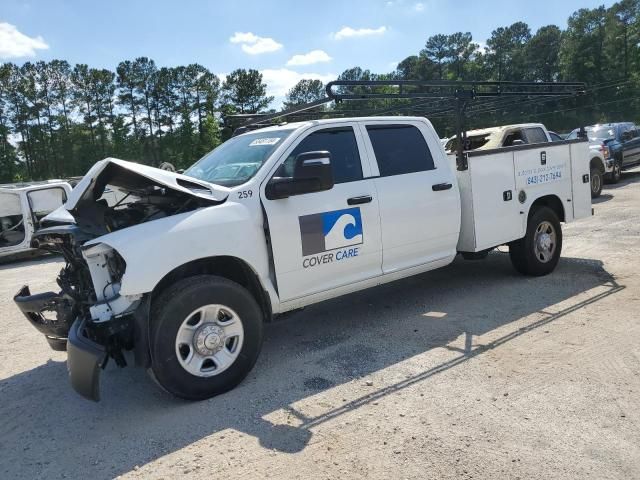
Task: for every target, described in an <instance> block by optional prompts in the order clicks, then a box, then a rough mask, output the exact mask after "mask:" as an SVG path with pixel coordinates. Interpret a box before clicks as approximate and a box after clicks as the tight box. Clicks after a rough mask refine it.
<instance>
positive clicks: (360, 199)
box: [347, 195, 373, 205]
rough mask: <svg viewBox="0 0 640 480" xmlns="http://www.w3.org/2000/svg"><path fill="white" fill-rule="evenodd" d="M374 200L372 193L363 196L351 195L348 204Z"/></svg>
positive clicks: (359, 203) (360, 203)
mask: <svg viewBox="0 0 640 480" xmlns="http://www.w3.org/2000/svg"><path fill="white" fill-rule="evenodd" d="M371 200H373V197H372V196H371V195H363V196H362V197H351V198H349V199H347V205H362V204H363V203H369V202H371Z"/></svg>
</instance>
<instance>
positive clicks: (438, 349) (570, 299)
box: [0, 173, 640, 479]
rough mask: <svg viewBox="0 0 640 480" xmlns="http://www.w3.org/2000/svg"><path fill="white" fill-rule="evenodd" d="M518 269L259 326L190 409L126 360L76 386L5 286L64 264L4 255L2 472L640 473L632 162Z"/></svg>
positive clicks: (638, 180)
mask: <svg viewBox="0 0 640 480" xmlns="http://www.w3.org/2000/svg"><path fill="white" fill-rule="evenodd" d="M595 210H596V216H595V217H593V218H591V219H588V220H586V221H581V222H578V223H575V224H572V225H569V226H568V227H567V228H566V229H565V245H564V251H563V259H562V260H561V262H560V265H559V267H558V269H557V270H556V272H555V273H554V274H552V275H550V276H548V277H545V278H536V279H531V278H525V277H522V276H519V275H517V274H516V273H514V271H513V270H512V268H511V266H510V263H509V259H508V256H507V255H506V254H505V253H500V252H497V253H495V254H492V255H490V256H489V258H488V259H487V260H485V261H480V262H464V261H456V262H455V263H454V264H453V265H452V266H450V267H448V268H445V269H443V270H440V271H436V272H432V273H429V274H425V275H421V276H418V277H415V278H411V279H407V280H404V281H400V282H397V283H394V284H391V285H387V286H384V287H380V288H377V289H374V290H370V291H366V292H362V293H358V294H354V295H351V296H348V297H345V298H342V299H338V300H334V301H331V302H328V303H325V304H322V305H317V306H315V307H313V308H308V309H306V310H305V311H303V312H300V313H296V314H294V315H292V316H290V317H289V318H287V319H283V320H281V321H279V322H276V323H274V324H271V325H269V326H268V327H267V338H266V341H265V345H264V349H263V352H262V355H261V358H260V360H259V361H258V364H257V366H256V368H255V370H254V371H253V373H252V374H251V375H250V377H249V378H248V379H247V380H246V381H245V382H244V383H243V384H242V385H241V386H240V387H239V388H237V389H236V390H234V391H232V392H230V393H227V394H226V395H223V396H221V397H218V398H215V399H213V400H210V401H206V402H201V403H186V402H183V401H179V400H176V399H174V398H171V397H170V396H168V395H166V394H164V393H162V392H161V391H159V390H158V388H156V386H155V385H154V384H153V383H152V382H151V381H150V380H149V379H148V378H147V376H146V374H145V372H144V371H141V370H139V369H118V368H116V367H114V366H113V365H110V367H109V368H107V371H106V372H103V376H102V396H103V400H102V402H100V403H91V402H89V401H86V400H84V399H82V398H81V397H79V396H78V395H77V394H75V393H74V392H73V391H72V390H71V388H70V386H69V385H68V381H67V373H66V369H65V363H64V361H65V355H64V354H62V353H57V352H53V351H51V350H50V349H49V348H48V347H47V345H46V342H45V340H44V338H42V337H41V336H40V335H39V334H38V333H37V332H36V331H35V330H34V329H33V328H32V327H31V326H30V325H28V324H27V322H26V321H25V320H24V318H22V317H21V315H20V314H19V313H18V310H17V309H16V308H15V307H14V305H13V303H12V300H11V296H12V294H13V293H14V292H15V291H16V290H17V289H18V288H19V286H20V285H21V284H23V283H26V282H29V283H31V284H32V286H33V288H32V290H33V291H41V290H43V289H52V288H55V284H54V281H53V280H54V277H55V275H56V272H57V270H58V269H59V268H60V266H61V263H60V262H59V261H58V260H56V259H44V260H40V261H31V262H26V263H14V264H11V265H5V266H2V267H0V312H2V323H3V324H2V329H1V331H0V359H2V361H1V362H0V477H2V478H36V477H39V478H49V479H52V478H95V479H100V478H111V477H116V476H119V475H122V476H123V477H130V478H137V477H145V478H163V477H164V478H175V477H181V476H185V477H186V476H189V477H193V478H221V477H223V476H224V477H225V478H250V479H254V478H264V477H274V478H304V479H306V478H367V477H368V478H389V477H391V476H393V477H394V478H399V479H402V478H421V479H424V478H472V477H473V478H553V477H555V478H598V479H603V478H624V479H629V478H639V477H640V400H639V394H640V348H639V347H638V338H640V322H639V321H638V312H639V311H640V290H639V287H640V274H639V273H638V270H639V269H638V267H639V266H640V260H639V259H638V255H639V252H640V173H627V174H626V175H625V176H624V178H623V181H622V183H620V184H619V185H615V186H609V187H608V188H606V189H605V191H604V193H603V196H602V197H601V198H600V199H599V200H598V201H597V203H596V204H595Z"/></svg>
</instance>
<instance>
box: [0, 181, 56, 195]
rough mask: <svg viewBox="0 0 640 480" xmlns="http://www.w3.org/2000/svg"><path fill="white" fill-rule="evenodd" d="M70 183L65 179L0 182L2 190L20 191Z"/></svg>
mask: <svg viewBox="0 0 640 480" xmlns="http://www.w3.org/2000/svg"><path fill="white" fill-rule="evenodd" d="M68 183H69V182H67V181H65V180H42V181H39V182H19V183H4V184H0V190H4V191H11V192H19V191H23V190H33V189H36V188H41V187H49V186H57V185H62V184H68Z"/></svg>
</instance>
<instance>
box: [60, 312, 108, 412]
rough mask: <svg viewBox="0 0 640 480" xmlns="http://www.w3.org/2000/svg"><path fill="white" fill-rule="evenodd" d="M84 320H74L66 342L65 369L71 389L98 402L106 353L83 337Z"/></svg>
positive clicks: (101, 347)
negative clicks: (101, 372) (67, 371)
mask: <svg viewBox="0 0 640 480" xmlns="http://www.w3.org/2000/svg"><path fill="white" fill-rule="evenodd" d="M84 326H85V320H83V319H80V318H78V319H76V321H75V322H73V325H71V329H70V330H69V339H68V340H67V369H68V370H69V379H70V380H71V386H72V387H73V389H74V390H75V391H76V392H78V393H79V394H80V395H82V396H83V397H84V398H87V399H89V400H93V401H95V402H97V401H99V400H100V370H101V369H102V367H103V366H104V365H105V362H106V361H107V352H106V350H105V348H104V347H103V346H102V345H99V344H97V343H95V342H93V341H91V340H89V339H88V338H87V337H85V336H84V335H83V333H82V332H83V331H84Z"/></svg>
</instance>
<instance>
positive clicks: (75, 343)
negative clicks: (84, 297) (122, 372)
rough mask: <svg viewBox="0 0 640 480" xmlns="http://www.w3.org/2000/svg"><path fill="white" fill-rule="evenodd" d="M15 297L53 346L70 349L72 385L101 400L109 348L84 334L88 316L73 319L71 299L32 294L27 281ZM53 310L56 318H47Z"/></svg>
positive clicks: (81, 393) (85, 395)
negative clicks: (101, 384)
mask: <svg viewBox="0 0 640 480" xmlns="http://www.w3.org/2000/svg"><path fill="white" fill-rule="evenodd" d="M13 300H14V301H15V303H16V305H17V306H18V308H19V309H20V311H21V312H22V313H23V314H24V316H25V317H26V318H27V320H28V321H29V323H31V325H33V326H34V327H35V328H36V329H37V330H38V331H39V332H40V333H42V334H44V336H45V338H46V339H47V341H48V342H49V345H50V346H51V348H53V349H54V350H66V351H67V369H68V371H69V379H70V381H71V386H72V387H73V389H74V390H75V391H76V392H78V393H79V394H80V395H82V396H83V397H85V398H87V399H89V400H94V401H98V400H100V385H99V382H100V369H101V368H102V367H104V365H105V363H106V361H107V352H106V349H105V348H104V347H103V346H102V345H99V344H97V343H95V342H93V341H92V340H90V339H88V338H87V337H86V336H85V335H84V331H85V323H86V320H84V319H80V318H77V319H72V315H73V313H72V308H71V305H70V303H69V302H68V300H67V299H66V298H65V297H64V296H63V295H59V294H57V293H54V292H45V293H38V294H36V295H31V292H30V291H29V287H28V286H26V285H25V286H24V287H22V288H21V289H20V291H19V292H18V293H17V294H16V295H15V296H14V297H13ZM47 312H49V313H47ZM51 312H55V313H56V319H51V318H48V317H49V316H50V313H51Z"/></svg>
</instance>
